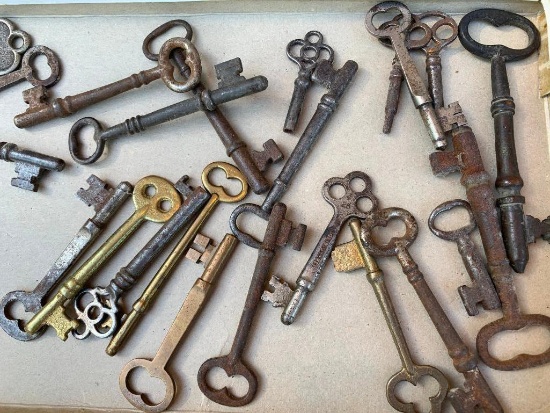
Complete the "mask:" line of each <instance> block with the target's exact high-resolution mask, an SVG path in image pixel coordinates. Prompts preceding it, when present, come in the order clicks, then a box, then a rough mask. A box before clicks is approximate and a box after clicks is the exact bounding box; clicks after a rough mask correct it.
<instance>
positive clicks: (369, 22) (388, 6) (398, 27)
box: [365, 1, 412, 37]
mask: <svg viewBox="0 0 550 413" xmlns="http://www.w3.org/2000/svg"><path fill="white" fill-rule="evenodd" d="M390 10H397V11H398V13H401V16H402V19H401V20H400V23H397V24H395V25H394V24H391V25H389V26H387V27H385V28H382V26H380V27H378V28H377V27H375V26H374V23H373V19H374V16H375V15H377V14H379V13H385V12H388V11H390ZM411 24H412V14H411V11H410V10H409V8H408V7H407V6H405V5H404V4H403V3H401V2H399V1H384V2H382V3H378V4H376V5H375V6H373V7H372V8H371V9H370V10H369V11H368V12H367V15H366V16H365V26H366V28H367V30H368V32H369V33H370V34H372V35H373V36H375V37H390V35H391V33H392V32H394V31H397V32H398V33H404V32H405V31H406V30H407V29H408V28H409V27H410V26H411Z"/></svg>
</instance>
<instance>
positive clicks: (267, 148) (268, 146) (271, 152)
mask: <svg viewBox="0 0 550 413" xmlns="http://www.w3.org/2000/svg"><path fill="white" fill-rule="evenodd" d="M263 146H264V150H263V151H255V150H252V151H250V156H251V157H252V160H253V161H254V164H256V167H257V168H258V169H259V170H260V171H261V172H264V171H265V170H266V169H267V167H268V165H269V164H272V163H276V162H279V161H281V160H283V158H284V156H283V153H282V152H281V150H280V149H279V147H278V146H277V144H276V143H275V141H274V140H273V139H269V140H268V141H266V142H264V145H263Z"/></svg>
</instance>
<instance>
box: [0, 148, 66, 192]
mask: <svg viewBox="0 0 550 413" xmlns="http://www.w3.org/2000/svg"><path fill="white" fill-rule="evenodd" d="M0 159H2V160H4V161H7V162H15V172H16V173H17V178H12V180H11V185H12V186H15V187H17V188H21V189H25V190H27V191H33V192H36V191H37V190H38V180H39V179H40V177H41V176H42V174H43V172H44V170H49V171H62V170H63V168H65V162H64V161H63V160H62V159H59V158H54V157H52V156H48V155H43V154H41V153H38V152H33V151H28V150H21V149H19V148H18V147H17V145H15V144H13V143H7V142H0Z"/></svg>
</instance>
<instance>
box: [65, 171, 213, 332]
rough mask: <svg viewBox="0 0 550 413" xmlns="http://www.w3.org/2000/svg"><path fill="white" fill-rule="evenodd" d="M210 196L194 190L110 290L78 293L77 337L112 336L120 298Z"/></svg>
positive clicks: (92, 289)
mask: <svg viewBox="0 0 550 413" xmlns="http://www.w3.org/2000/svg"><path fill="white" fill-rule="evenodd" d="M180 185H185V182H182V181H180V182H178V183H177V184H176V185H175V187H176V188H178V186H180ZM188 188H189V187H187V188H186V189H185V191H187V189H188ZM180 192H181V191H180ZM208 197H209V196H208V194H207V193H206V191H205V190H204V189H202V188H201V187H199V188H197V189H195V190H193V191H192V192H191V193H190V194H189V196H187V198H186V199H185V201H184V203H183V204H181V206H180V207H179V208H178V209H177V211H175V212H174V213H173V215H172V216H171V217H170V219H169V220H168V221H166V222H165V223H164V225H163V226H162V228H160V229H159V230H158V231H157V233H156V234H155V235H154V236H153V237H152V238H151V239H150V240H149V242H147V244H145V246H144V247H143V248H142V249H141V250H140V251H139V252H138V253H137V254H136V255H135V256H134V258H132V260H131V261H130V262H129V263H128V265H126V266H125V267H122V268H121V269H120V270H119V271H118V273H117V274H116V276H115V277H114V278H113V279H112V280H111V282H110V283H109V285H108V286H107V287H94V288H86V289H84V290H82V291H81V292H80V293H79V294H78V296H77V297H76V299H75V300H74V302H73V304H74V309H75V312H76V315H77V318H78V320H80V321H81V323H82V325H83V326H84V329H83V330H82V329H75V330H73V336H74V337H75V338H77V339H79V340H83V339H85V338H87V337H89V335H90V334H93V335H94V336H96V337H98V338H106V337H110V336H111V335H113V333H114V331H115V330H116V329H117V328H118V323H119V320H118V313H120V311H119V310H120V309H119V305H118V301H119V299H120V298H121V297H122V295H123V294H124V293H125V292H126V291H128V290H130V289H131V288H132V287H133V286H134V285H135V283H136V282H137V281H138V280H139V278H140V277H141V276H142V275H143V273H144V272H145V271H146V270H147V269H148V268H149V267H150V266H151V264H152V263H153V261H154V259H155V258H156V257H157V256H158V255H159V254H160V253H161V252H162V251H163V250H164V248H166V246H167V245H168V244H169V243H170V242H171V241H172V239H174V238H175V237H176V235H177V234H178V233H179V232H180V231H181V230H182V229H183V228H184V227H185V226H186V225H187V224H188V223H189V222H191V219H192V217H193V216H194V215H195V214H196V213H197V212H198V211H199V210H200V209H201V208H202V207H203V206H204V205H205V204H206V202H207V201H208ZM86 295H91V296H92V301H91V302H89V303H88V304H86V306H85V307H84V308H81V307H80V305H79V304H80V302H81V299H82V297H85V296H86Z"/></svg>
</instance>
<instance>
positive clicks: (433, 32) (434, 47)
mask: <svg viewBox="0 0 550 413" xmlns="http://www.w3.org/2000/svg"><path fill="white" fill-rule="evenodd" d="M430 17H438V18H439V20H436V22H435V23H434V24H433V26H432V27H430V28H429V32H428V33H429V35H430V40H431V42H428V43H427V44H426V45H425V46H424V47H423V48H422V49H423V50H424V52H425V53H426V54H429V53H439V52H440V51H441V49H443V48H444V47H446V46H448V45H449V44H451V43H452V42H453V41H454V40H455V39H456V38H457V36H458V24H457V23H456V21H455V19H453V18H452V17H451V16H449V15H448V14H446V13H443V12H440V11H437V10H433V11H427V12H424V13H419V14H413V20H414V23H413V25H412V26H411V28H410V30H409V31H410V32H411V33H412V32H413V31H414V30H416V29H417V27H420V28H421V29H422V30H425V28H424V27H425V26H427V25H426V24H425V23H422V20H424V19H427V18H430ZM445 26H447V27H448V28H450V29H451V34H450V35H449V36H448V37H440V36H439V35H438V34H437V32H438V30H439V29H441V28H442V27H445ZM428 27H429V26H428Z"/></svg>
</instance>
